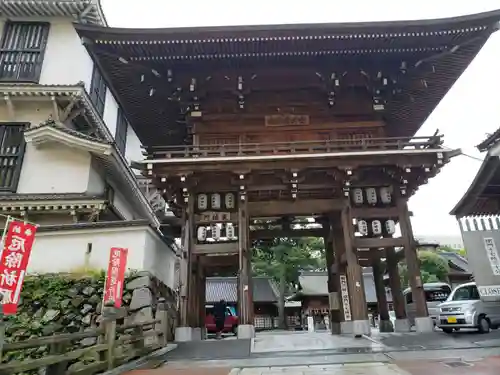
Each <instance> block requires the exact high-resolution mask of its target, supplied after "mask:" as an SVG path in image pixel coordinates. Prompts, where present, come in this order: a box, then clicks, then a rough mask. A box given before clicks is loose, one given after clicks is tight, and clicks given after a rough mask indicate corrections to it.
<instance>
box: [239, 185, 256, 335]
mask: <svg viewBox="0 0 500 375" xmlns="http://www.w3.org/2000/svg"><path fill="white" fill-rule="evenodd" d="M246 198H247V197H246V195H244V194H241V195H240V200H239V205H238V245H239V246H238V250H239V277H238V289H239V296H238V297H239V299H238V303H239V309H238V310H239V311H238V316H239V324H240V325H253V321H252V316H253V311H252V310H253V301H252V300H251V297H252V296H251V292H250V282H251V275H250V274H251V267H250V257H251V254H250V252H251V249H250V243H249V236H248V233H249V218H248V209H247V206H248V205H247V200H246Z"/></svg>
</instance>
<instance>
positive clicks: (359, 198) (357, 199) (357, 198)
mask: <svg viewBox="0 0 500 375" xmlns="http://www.w3.org/2000/svg"><path fill="white" fill-rule="evenodd" d="M352 198H353V200H354V203H355V204H362V203H363V190H362V189H360V188H356V189H354V190H353V191H352Z"/></svg>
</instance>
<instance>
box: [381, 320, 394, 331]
mask: <svg viewBox="0 0 500 375" xmlns="http://www.w3.org/2000/svg"><path fill="white" fill-rule="evenodd" d="M378 329H379V331H380V332H394V327H393V326H392V322H391V321H390V320H381V321H380V322H379V324H378Z"/></svg>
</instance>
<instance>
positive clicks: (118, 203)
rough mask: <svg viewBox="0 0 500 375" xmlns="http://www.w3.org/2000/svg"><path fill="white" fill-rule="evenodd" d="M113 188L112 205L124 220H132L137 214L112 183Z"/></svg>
mask: <svg viewBox="0 0 500 375" xmlns="http://www.w3.org/2000/svg"><path fill="white" fill-rule="evenodd" d="M113 189H114V190H115V196H114V198H113V205H114V206H115V208H116V209H117V210H118V211H119V212H120V213H121V214H122V215H123V217H124V219H125V220H133V219H137V215H136V214H135V213H134V210H133V209H132V208H131V207H130V204H129V203H128V202H127V199H126V198H125V196H124V195H123V194H122V193H120V192H119V190H118V189H116V187H115V186H114V185H113Z"/></svg>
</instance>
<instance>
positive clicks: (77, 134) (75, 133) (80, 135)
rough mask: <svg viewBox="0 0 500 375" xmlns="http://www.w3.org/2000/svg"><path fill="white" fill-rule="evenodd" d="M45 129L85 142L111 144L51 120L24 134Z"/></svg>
mask: <svg viewBox="0 0 500 375" xmlns="http://www.w3.org/2000/svg"><path fill="white" fill-rule="evenodd" d="M47 127H48V128H53V129H56V130H59V131H62V132H64V133H66V134H69V135H72V136H74V137H77V138H81V139H83V140H86V141H91V142H96V143H101V144H104V145H111V144H112V142H108V141H105V140H102V139H99V138H96V137H92V136H90V135H86V134H83V133H81V132H79V131H77V130H73V129H70V128H67V127H64V126H60V125H57V123H56V122H55V121H53V120H48V121H46V122H43V123H41V124H40V125H37V126H34V127H32V128H30V129H28V130H26V131H25V133H30V132H32V131H35V130H38V129H42V128H47Z"/></svg>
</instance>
